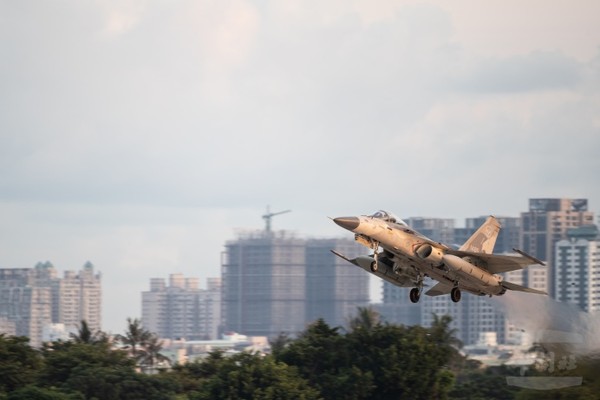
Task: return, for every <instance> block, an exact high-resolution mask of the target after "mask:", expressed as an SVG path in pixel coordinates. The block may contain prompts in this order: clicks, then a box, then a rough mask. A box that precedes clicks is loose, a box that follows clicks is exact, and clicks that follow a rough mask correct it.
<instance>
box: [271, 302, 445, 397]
mask: <svg viewBox="0 0 600 400" xmlns="http://www.w3.org/2000/svg"><path fill="white" fill-rule="evenodd" d="M353 321H354V322H351V326H352V331H351V332H350V333H348V334H346V335H341V334H340V333H339V332H338V329H337V328H331V327H329V326H328V325H327V324H326V323H325V322H324V321H323V320H318V321H316V322H315V323H314V324H312V325H311V326H309V327H308V329H307V330H306V331H305V332H304V333H303V334H302V335H301V336H300V337H299V338H298V339H297V340H295V341H293V342H292V343H290V344H289V345H287V346H285V347H284V348H283V349H280V350H278V351H277V352H275V353H274V355H275V357H276V358H277V359H278V360H279V361H282V362H285V363H286V364H288V365H292V366H295V367H296V368H298V370H299V372H300V374H301V375H302V376H303V377H305V378H306V379H307V380H308V381H309V382H310V384H311V385H312V386H314V387H315V388H318V389H319V391H320V393H321V395H322V396H323V397H324V398H325V399H371V398H373V399H374V398H376V399H397V398H411V399H436V398H445V397H446V395H447V392H448V390H449V389H450V387H451V385H452V382H453V375H452V373H451V372H450V371H449V370H448V369H447V368H445V366H446V365H447V364H448V363H449V361H450V360H451V358H452V357H454V356H455V355H456V350H455V349H454V348H453V347H452V344H451V339H452V335H451V334H449V333H448V324H449V322H450V321H449V320H443V321H441V322H440V324H438V326H435V327H434V328H432V329H429V330H428V329H425V328H421V327H410V328H406V327H402V326H394V325H382V324H380V323H379V322H377V321H376V320H374V319H373V314H371V313H369V312H368V309H363V310H360V311H359V316H358V317H357V318H356V319H354V320H353Z"/></svg>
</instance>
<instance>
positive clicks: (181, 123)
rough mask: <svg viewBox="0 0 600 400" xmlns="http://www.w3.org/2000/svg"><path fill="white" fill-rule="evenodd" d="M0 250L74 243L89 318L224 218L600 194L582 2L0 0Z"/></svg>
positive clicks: (257, 224) (216, 254) (590, 57)
mask: <svg viewBox="0 0 600 400" xmlns="http://www.w3.org/2000/svg"><path fill="white" fill-rule="evenodd" d="M0 32H1V34H0V51H1V53H2V54H3V62H2V63H0V87H1V88H2V90H0V102H1V104H2V107H0V218H1V221H2V227H1V228H0V266H1V267H5V268H6V267H32V266H34V265H35V264H36V263H37V262H39V261H46V260H49V261H51V262H52V263H53V264H54V265H55V266H56V267H57V269H58V270H59V271H64V270H78V269H80V268H81V266H82V265H83V264H84V263H85V262H86V261H88V260H89V261H91V262H92V263H93V264H94V265H95V268H96V269H97V270H98V271H101V272H102V275H103V282H102V285H103V296H104V307H103V311H102V312H103V319H104V324H103V329H105V330H108V331H113V332H116V331H121V330H122V329H123V328H124V327H125V320H126V318H127V317H129V316H131V317H137V316H140V301H141V299H140V292H141V291H142V290H147V288H148V282H149V278H151V277H165V278H166V277H167V276H168V275H169V274H170V273H175V272H180V273H183V274H185V275H187V276H194V277H199V278H201V280H202V281H203V280H204V279H205V278H206V277H212V276H220V254H221V252H222V250H223V245H224V243H225V241H227V240H229V239H234V238H235V232H236V230H238V229H249V230H252V229H262V228H263V227H264V222H263V220H262V219H261V216H262V215H263V214H264V213H265V207H266V206H267V205H270V206H271V210H272V211H279V210H284V209H291V210H293V211H292V212H291V213H288V214H285V215H281V216H278V217H275V218H274V220H273V229H274V230H278V229H286V230H291V231H295V232H297V233H298V235H302V236H313V237H341V236H347V235H346V234H345V233H344V232H341V231H340V230H339V229H338V227H336V226H335V224H333V223H332V222H331V221H330V220H329V219H328V218H327V216H331V217H335V216H340V215H356V214H364V213H370V212H372V211H375V210H376V209H379V208H382V209H387V210H389V211H392V212H394V213H395V214H397V215H398V216H400V217H407V216H427V217H441V218H456V219H457V222H458V224H460V223H462V219H464V218H465V217H475V216H480V215H489V214H494V215H499V216H500V215H502V216H518V215H519V213H520V212H522V211H526V210H527V206H528V204H527V200H528V199H529V198H531V197H570V198H587V199H589V209H590V210H591V211H595V212H600V205H599V202H600V189H599V187H598V182H599V178H598V172H599V171H600V158H599V157H598V155H597V153H598V150H599V149H600V119H599V116H598V115H599V111H600V3H599V2H597V1H581V0H577V1H570V2H555V3H548V2H542V1H529V2H527V3H526V4H523V2H516V1H496V0H493V1H488V2H483V3H479V2H469V1H455V2H451V3H448V2H443V1H437V0H435V1H429V2H424V1H347V2H338V1H305V2H300V3H298V2H291V1H244V0H237V1H200V2H194V1H180V2H176V3H168V4H167V3H159V2H151V1H118V2H117V1H98V2H86V3H82V2H78V1H72V0H67V1H63V2H60V3H51V2H49V3H43V2H42V3H38V2H35V3H34V2H30V1H20V2H0Z"/></svg>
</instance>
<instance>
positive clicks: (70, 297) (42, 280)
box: [0, 262, 102, 346]
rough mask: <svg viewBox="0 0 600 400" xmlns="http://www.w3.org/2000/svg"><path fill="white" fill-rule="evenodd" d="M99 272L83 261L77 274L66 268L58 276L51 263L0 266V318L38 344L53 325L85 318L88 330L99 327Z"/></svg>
mask: <svg viewBox="0 0 600 400" xmlns="http://www.w3.org/2000/svg"><path fill="white" fill-rule="evenodd" d="M100 285H101V282H100V274H94V271H93V266H92V264H90V263H86V265H85V266H84V267H83V269H82V270H81V271H80V272H79V273H75V272H73V271H66V272H65V275H64V278H59V277H58V275H57V271H56V269H55V268H54V266H53V265H52V264H51V263H49V262H46V263H38V264H37V265H36V266H35V268H2V269H0V318H1V319H4V320H6V321H8V322H10V323H12V324H14V334H16V335H19V336H28V337H29V338H30V343H31V344H32V345H33V346H40V345H41V343H42V340H43V337H44V329H45V328H46V327H47V326H49V325H51V324H53V323H59V324H64V325H65V326H66V327H67V328H76V327H77V326H79V324H80V322H81V320H83V319H85V320H86V321H87V322H88V324H89V326H90V329H92V330H98V329H100V318H101V293H102V290H101V286H100Z"/></svg>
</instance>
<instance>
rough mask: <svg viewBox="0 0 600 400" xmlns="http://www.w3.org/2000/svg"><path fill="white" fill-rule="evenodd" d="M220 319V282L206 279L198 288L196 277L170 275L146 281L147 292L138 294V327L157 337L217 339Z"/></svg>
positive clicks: (217, 279)
mask: <svg viewBox="0 0 600 400" xmlns="http://www.w3.org/2000/svg"><path fill="white" fill-rule="evenodd" d="M220 320H221V283H220V279H219V278H209V279H207V288H206V289H201V288H200V286H199V280H198V278H186V277H184V276H183V275H182V274H171V275H170V276H169V285H168V286H167V285H166V282H165V280H164V279H163V278H152V279H150V291H147V292H142V324H143V325H144V328H146V329H148V330H149V331H150V332H153V333H156V334H157V335H158V336H159V337H161V338H169V339H186V340H204V339H215V338H216V337H218V331H219V324H220Z"/></svg>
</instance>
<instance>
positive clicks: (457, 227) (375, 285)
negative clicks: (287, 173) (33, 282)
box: [0, 199, 600, 333]
mask: <svg viewBox="0 0 600 400" xmlns="http://www.w3.org/2000/svg"><path fill="white" fill-rule="evenodd" d="M529 200H531V199H529ZM525 211H527V210H522V211H521V212H520V213H518V214H517V215H514V216H508V215H506V216H504V217H498V218H500V219H501V220H504V219H505V218H507V219H509V220H510V219H520V218H521V217H522V215H521V214H522V213H523V212H525ZM589 211H590V212H592V213H594V216H595V218H594V222H595V223H596V222H597V220H598V219H600V215H597V214H596V213H595V210H593V209H589ZM401 218H404V219H405V220H406V221H408V222H410V223H412V225H411V226H412V227H413V228H414V227H416V228H415V229H417V230H418V231H419V232H421V233H425V234H426V235H432V232H429V230H431V228H429V227H427V225H423V226H420V224H421V223H422V221H423V220H425V221H427V220H437V221H438V223H441V222H442V221H444V222H445V223H446V224H447V225H448V226H449V227H450V226H451V228H446V229H451V230H452V231H453V232H449V233H448V234H449V235H450V237H453V236H455V235H457V236H456V237H457V238H459V237H461V236H462V235H464V234H465V232H463V231H464V230H465V227H467V228H468V230H469V229H473V226H471V225H473V224H475V225H478V224H479V223H480V222H481V221H482V220H484V219H485V218H484V216H477V217H466V218H465V219H464V220H459V219H454V218H444V217H439V218H438V217H433V218H430V217H422V216H418V217H417V216H402V217H401ZM505 222H508V221H505ZM275 224H276V222H275ZM263 225H264V224H263ZM276 226H277V225H276ZM437 229H440V227H437ZM510 229H511V231H510V232H512V230H514V227H512V226H511V227H510ZM434 231H435V229H434ZM262 232H264V226H263V227H262V229H256V230H237V234H235V233H233V232H232V235H231V237H229V238H228V239H227V240H226V241H225V242H223V244H222V249H223V251H224V250H225V247H226V244H227V242H230V241H232V240H238V239H239V237H237V235H242V236H247V235H257V234H258V235H261V234H262ZM284 232H285V235H286V236H290V235H291V237H297V238H298V239H301V240H309V241H310V240H311V239H331V240H342V241H343V240H347V239H349V238H348V237H347V235H343V234H342V235H340V234H338V235H337V236H332V235H330V236H327V237H325V236H319V235H307V234H301V233H298V232H296V231H291V230H285V229H283V230H279V229H277V230H275V232H274V234H275V235H281V234H284ZM469 232H470V230H469ZM338 233H339V232H338ZM437 235H439V231H436V233H434V234H433V236H430V237H433V238H435V237H436V236H437ZM466 235H467V236H468V232H467V233H466ZM504 235H514V233H509V230H508V229H501V231H500V237H499V238H500V240H499V243H498V244H499V246H500V247H497V249H496V250H495V252H503V251H507V250H506V249H507V248H511V247H513V246H514V244H510V243H509V244H504V245H502V241H503V240H504V239H502V238H503V237H504ZM459 240H462V239H459ZM502 246H504V247H502ZM507 246H508V247H507ZM364 251H365V254H366V253H367V252H368V250H367V249H365V250H364ZM220 254H221V257H222V251H221V253H220ZM48 262H52V260H49V261H46V263H48ZM89 262H90V260H88V261H86V263H84V265H85V264H88V263H89ZM94 265H96V264H94ZM53 266H54V268H56V270H57V271H58V272H59V273H62V271H67V270H69V269H72V268H74V267H68V266H65V267H62V266H56V265H53ZM32 267H33V266H31V267H27V266H4V265H0V268H32ZM96 267H97V270H98V271H99V273H101V274H102V276H103V281H104V283H103V290H104V291H105V293H114V290H113V289H112V288H111V287H109V286H107V284H106V274H105V273H104V272H103V271H102V269H101V268H99V267H98V266H97V265H96ZM348 268H354V267H353V266H351V265H348ZM187 270H188V271H191V272H189V273H187V272H186V273H184V274H182V273H181V269H179V270H168V271H162V272H161V274H162V275H155V276H154V275H153V276H151V275H143V279H144V280H145V281H144V283H143V285H141V286H140V290H139V293H137V294H136V298H135V299H132V304H128V305H127V306H128V309H129V310H134V311H133V312H130V313H128V314H125V313H123V312H121V313H120V316H119V317H118V318H117V317H115V316H114V314H109V313H108V311H104V310H105V309H106V307H105V304H104V303H105V302H106V299H107V298H109V299H110V295H105V296H103V312H102V314H103V324H102V329H103V330H104V331H107V332H110V333H119V332H121V331H123V330H124V329H125V326H126V319H127V318H128V317H132V318H141V316H142V306H141V304H142V294H143V293H144V292H145V291H147V290H148V287H147V286H148V281H149V280H150V281H151V280H153V279H160V280H162V279H163V277H164V276H165V275H187V276H189V277H192V278H194V279H201V280H202V281H206V280H207V279H209V280H210V279H211V278H219V279H220V277H221V271H220V269H219V271H217V272H216V273H215V274H214V275H206V274H201V273H199V272H198V270H196V269H194V268H193V267H189V266H188V268H187ZM369 278H370V283H369V292H370V293H369V294H370V299H371V304H376V303H380V302H381V301H382V299H383V296H384V294H383V291H384V287H383V281H382V280H380V279H377V278H376V277H372V276H369ZM205 286H206V285H202V284H200V285H199V286H198V287H199V288H200V289H202V290H204V289H207V287H205ZM132 287H133V286H132ZM404 294H405V293H404ZM138 297H139V298H138ZM413 306H414V305H413ZM106 320H109V321H112V322H109V323H106ZM242 333H243V332H242Z"/></svg>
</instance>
